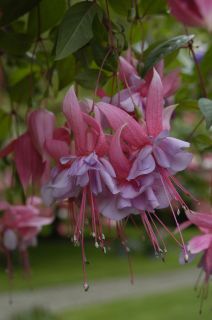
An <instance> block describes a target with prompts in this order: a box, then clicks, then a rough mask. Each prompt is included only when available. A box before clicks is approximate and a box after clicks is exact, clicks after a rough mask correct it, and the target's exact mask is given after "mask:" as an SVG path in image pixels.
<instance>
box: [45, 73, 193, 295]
mask: <svg viewBox="0 0 212 320" xmlns="http://www.w3.org/2000/svg"><path fill="white" fill-rule="evenodd" d="M125 73H127V71H126V70H125ZM132 76H133V74H132ZM129 77H130V75H129ZM136 77H137V76H136ZM137 80H138V79H137ZM130 81H131V80H130ZM132 81H135V79H134V80H132ZM139 81H140V80H139ZM145 90H146V93H145V97H144V99H143V100H142V113H143V118H142V119H140V120H136V117H135V114H133V115H131V114H128V113H127V112H126V111H124V110H123V109H121V108H120V107H117V106H114V105H113V104H111V103H110V104H109V103H106V102H104V101H102V100H101V101H100V102H97V103H93V102H92V103H91V101H89V100H87V101H84V102H79V101H78V99H77V97H76V95H75V92H74V89H73V88H71V89H70V90H69V91H68V93H67V95H66V96H65V99H64V102H63V113H64V115H65V118H66V123H67V125H66V128H64V130H66V135H65V137H61V136H60V135H59V138H55V136H54V135H53V136H52V137H50V138H47V139H45V143H44V148H45V152H46V153H47V154H48V156H49V157H50V158H52V159H53V160H54V162H55V166H54V167H53V169H52V170H51V172H50V175H49V179H48V182H47V183H45V184H44V185H43V186H42V190H41V193H42V198H43V201H44V202H45V204H46V205H48V206H50V205H52V204H53V203H55V202H57V201H63V200H66V202H67V203H68V206H69V211H70V216H71V222H72V228H73V241H74V243H75V244H77V245H78V244H80V245H81V249H82V262H83V272H84V288H85V290H87V289H88V283H87V276H86V270H85V264H86V255H85V248H84V230H85V227H86V224H87V222H89V221H91V226H90V227H91V230H92V235H93V237H94V239H95V245H96V247H100V248H102V250H103V251H105V250H106V245H105V239H104V235H103V232H102V224H101V214H102V215H103V216H104V217H106V218H108V219H110V220H115V221H116V225H117V232H118V235H119V237H120V238H121V241H122V243H123V244H124V245H125V247H126V238H125V235H124V232H123V228H122V224H121V222H122V221H123V219H124V218H128V217H131V215H132V214H137V215H139V216H140V218H141V221H142V223H143V225H144V227H145V229H146V231H147V234H148V236H149V238H150V240H151V242H152V244H153V247H154V249H155V252H156V253H157V254H159V255H160V256H161V257H163V255H164V253H165V252H166V247H165V244H164V243H163V240H162V239H160V236H159V235H158V230H157V227H156V223H155V221H156V220H157V221H159V222H160V223H161V224H162V225H163V227H164V228H165V229H166V230H167V231H168V232H169V233H170V234H171V232H170V231H169V230H168V228H167V227H166V226H165V225H164V224H163V222H162V221H161V219H160V218H159V215H158V213H157V214H156V212H155V210H156V209H162V208H167V207H169V206H170V208H171V211H172V214H173V217H174V219H175V221H176V224H177V225H178V222H177V218H176V213H177V212H178V210H179V207H180V206H184V207H186V204H185V203H184V201H183V200H182V198H181V196H180V194H179V193H178V192H177V190H176V186H177V187H179V188H181V189H182V191H184V192H185V193H186V194H188V192H187V191H186V190H185V189H184V188H183V187H182V186H181V184H180V183H179V181H178V180H177V179H176V178H175V174H176V173H178V172H180V171H182V170H184V169H185V168H186V167H187V166H188V164H189V163H190V161H191V154H190V153H189V152H187V151H185V149H186V148H188V147H189V146H190V145H189V143H187V142H185V141H182V140H179V139H175V138H173V137H170V134H169V131H170V119H171V116H172V113H173V111H174V110H175V107H176V106H169V107H166V108H164V105H165V96H164V82H163V79H162V80H161V77H160V75H159V73H158V72H157V71H156V70H155V69H154V70H153V71H152V72H151V77H150V80H149V83H148V86H146V88H145ZM126 110H128V108H126ZM91 111H92V112H91ZM103 128H104V129H107V131H106V130H105V132H107V134H106V133H105V132H104V130H103ZM112 132H114V133H113V134H112ZM67 133H68V135H67ZM87 204H88V205H89V207H90V210H86V205H87ZM78 208H79V209H78ZM171 235H172V234H171ZM172 236H173V237H174V235H172ZM180 236H181V243H180V242H179V241H178V240H177V239H176V241H177V242H178V243H179V244H180V246H181V247H183V250H184V256H185V260H186V259H187V258H188V257H187V251H186V247H185V245H184V241H183V238H182V235H181V234H180ZM174 238H175V237H174ZM162 248H163V249H162ZM126 252H128V249H127V247H126Z"/></svg>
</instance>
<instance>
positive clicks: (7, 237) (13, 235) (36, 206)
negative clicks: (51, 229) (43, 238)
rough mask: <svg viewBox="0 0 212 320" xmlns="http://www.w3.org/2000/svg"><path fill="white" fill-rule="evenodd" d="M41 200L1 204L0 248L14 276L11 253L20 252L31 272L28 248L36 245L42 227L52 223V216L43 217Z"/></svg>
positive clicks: (27, 269) (25, 265)
mask: <svg viewBox="0 0 212 320" xmlns="http://www.w3.org/2000/svg"><path fill="white" fill-rule="evenodd" d="M40 206H41V200H40V198H37V197H31V198H29V199H28V200H27V203H26V205H11V204H9V203H7V202H0V210H1V211H3V212H4V213H3V216H2V217H1V218H0V248H1V250H2V251H3V252H4V253H5V254H6V256H7V259H8V272H9V275H10V276H12V265H11V257H10V252H12V251H14V250H19V251H20V253H21V255H22V257H23V264H24V267H25V268H26V270H25V271H26V272H28V271H29V262H28V257H27V248H28V247H30V246H34V245H36V242H37V240H36V238H37V235H38V234H39V232H40V231H41V229H42V227H43V226H45V225H48V224H50V223H52V221H53V218H52V216H49V215H48V216H44V215H42V209H41V208H40Z"/></svg>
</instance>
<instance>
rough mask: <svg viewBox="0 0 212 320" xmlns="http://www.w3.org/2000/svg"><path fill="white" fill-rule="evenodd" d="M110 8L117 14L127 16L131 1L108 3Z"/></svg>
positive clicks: (112, 0) (111, 1)
mask: <svg viewBox="0 0 212 320" xmlns="http://www.w3.org/2000/svg"><path fill="white" fill-rule="evenodd" d="M108 2H109V4H110V6H111V8H112V9H113V10H114V11H115V12H116V13H118V14H120V15H124V16H127V14H128V11H129V10H130V8H131V5H132V1H131V0H122V1H114V0H109V1H108Z"/></svg>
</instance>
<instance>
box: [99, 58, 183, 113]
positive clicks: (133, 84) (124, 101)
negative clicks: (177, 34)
mask: <svg viewBox="0 0 212 320" xmlns="http://www.w3.org/2000/svg"><path fill="white" fill-rule="evenodd" d="M128 60H129V59H128ZM136 64H137V63H136V62H135V61H133V63H132V62H131V63H130V62H129V61H127V60H126V59H125V58H124V57H120V58H119V72H118V76H119V78H120V80H121V81H122V82H123V84H124V87H125V88H124V89H123V90H121V91H119V92H118V93H117V94H116V95H114V96H113V97H112V98H110V97H106V95H105V96H104V94H103V92H102V91H101V94H100V96H101V98H102V101H104V102H109V103H111V104H113V105H115V106H118V107H120V108H122V109H124V110H125V111H127V112H133V111H135V107H137V108H138V109H139V110H140V112H141V113H142V114H143V112H144V110H143V109H144V105H145V100H146V96H147V93H148V89H149V86H150V83H151V80H152V77H153V71H152V70H150V71H149V72H148V73H147V75H146V76H145V78H144V79H142V78H141V77H140V76H139V74H138V72H137V70H136V67H135V66H136ZM156 70H157V71H158V73H159V75H160V78H161V81H162V84H163V90H162V91H163V97H164V98H168V97H170V96H172V95H173V94H174V93H175V92H176V90H177V89H178V88H179V86H180V78H179V70H178V69H176V70H173V71H172V72H170V73H169V74H167V75H165V76H164V74H163V73H164V72H163V70H164V63H163V61H162V60H161V61H160V62H159V63H158V64H157V65H156Z"/></svg>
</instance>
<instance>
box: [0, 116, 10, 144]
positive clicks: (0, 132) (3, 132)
mask: <svg viewBox="0 0 212 320" xmlns="http://www.w3.org/2000/svg"><path fill="white" fill-rule="evenodd" d="M11 125H12V117H11V115H10V114H8V113H6V112H4V111H3V110H0V140H1V141H2V140H4V139H6V138H7V136H8V133H9V132H10V128H11Z"/></svg>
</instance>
